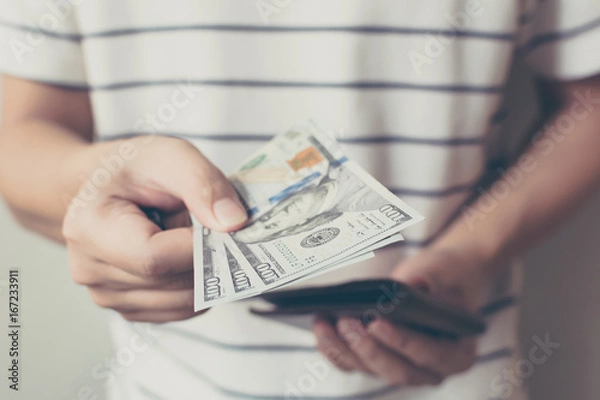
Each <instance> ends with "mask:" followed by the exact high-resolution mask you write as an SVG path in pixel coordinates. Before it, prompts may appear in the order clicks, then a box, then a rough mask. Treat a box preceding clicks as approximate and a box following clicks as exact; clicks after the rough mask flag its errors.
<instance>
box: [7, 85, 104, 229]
mask: <svg viewBox="0 0 600 400" xmlns="http://www.w3.org/2000/svg"><path fill="white" fill-rule="evenodd" d="M2 91H3V95H2V99H3V104H2V108H1V109H2V110H3V114H2V123H1V124H0V193H2V195H3V196H4V198H5V200H6V202H7V204H8V206H9V207H10V209H11V210H12V212H13V215H14V216H15V218H16V219H17V221H19V222H20V223H21V224H22V225H23V226H25V227H26V228H29V229H31V230H34V231H37V232H38V233H41V234H43V235H44V236H47V237H49V238H51V239H53V240H56V241H62V240H63V239H62V234H61V225H62V220H63V216H64V214H65V211H66V209H67V206H68V204H65V203H64V202H63V200H62V197H63V196H64V195H67V194H69V195H71V197H72V196H74V195H75V194H76V193H77V190H78V186H79V185H80V181H79V180H78V179H77V173H78V172H79V173H83V172H84V171H83V170H81V171H77V170H78V169H79V168H77V167H75V166H72V165H70V164H71V162H70V160H72V159H73V158H74V157H75V155H76V154H78V153H80V152H83V151H85V150H87V149H88V148H89V147H90V146H89V144H90V142H91V141H92V132H93V122H92V115H91V110H90V103H89V97H88V94H87V93H86V92H75V91H69V90H63V89H59V88H56V87H52V86H47V85H41V84H37V83H33V82H28V81H23V80H19V79H16V78H10V77H4V79H3V80H2ZM88 163H89V164H91V161H90V162H88ZM82 169H85V168H83V166H82Z"/></svg>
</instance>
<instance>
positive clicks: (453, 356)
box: [367, 319, 475, 377]
mask: <svg viewBox="0 0 600 400" xmlns="http://www.w3.org/2000/svg"><path fill="white" fill-rule="evenodd" d="M367 332H368V333H369V334H370V335H371V336H372V337H374V338H375V339H376V340H377V341H378V342H379V343H381V344H383V345H384V346H386V347H388V348H390V349H392V350H393V351H395V352H396V353H398V354H401V355H402V356H403V357H405V358H407V359H408V360H410V362H411V363H412V364H414V365H416V366H417V367H420V368H422V369H426V370H431V371H435V372H436V373H437V374H439V375H441V376H444V377H446V376H449V375H451V374H454V373H458V372H462V371H465V370H467V369H468V368H469V367H471V365H473V362H474V361H475V341H474V340H473V339H463V340H460V341H454V340H449V339H438V338H433V337H428V336H425V335H422V334H419V333H417V332H415V331H412V330H410V329H407V328H404V327H398V326H394V325H392V324H390V323H389V322H387V321H384V320H381V319H380V320H376V321H373V322H372V323H371V324H369V326H368V328H367Z"/></svg>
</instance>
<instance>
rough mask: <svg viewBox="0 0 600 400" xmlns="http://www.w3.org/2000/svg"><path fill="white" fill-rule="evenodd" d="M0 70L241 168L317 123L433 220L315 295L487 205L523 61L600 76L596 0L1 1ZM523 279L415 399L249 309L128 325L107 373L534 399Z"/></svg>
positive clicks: (126, 381) (126, 392)
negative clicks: (459, 366) (298, 127)
mask: <svg viewBox="0 0 600 400" xmlns="http://www.w3.org/2000/svg"><path fill="white" fill-rule="evenodd" d="M0 10H1V12H0V71H2V72H3V73H6V74H10V75H15V76H19V77H23V78H26V79H31V80H35V81H42V82H47V83H50V84H55V85H60V86H64V87H69V88H75V89H79V90H89V94H90V96H91V100H92V106H93V112H94V122H95V128H96V134H97V137H98V139H99V140H110V139H113V138H118V137H125V136H129V135H135V134H138V133H157V134H162V135H173V136H177V137H182V138H185V139H188V140H190V141H192V142H193V143H194V144H196V145H197V146H198V147H199V148H200V149H201V150H202V151H203V152H204V153H205V154H206V155H207V156H208V157H209V158H210V159H211V160H212V161H213V162H214V163H215V164H216V165H217V166H219V167H220V168H222V169H223V170H224V171H225V172H226V173H227V172H231V171H232V170H233V169H234V168H235V167H236V166H237V164H238V163H239V162H240V161H241V160H242V159H244V158H245V157H246V156H247V155H248V154H250V153H251V152H252V151H253V150H254V149H256V148H258V147H259V146H261V145H262V144H264V143H265V142H266V141H267V140H269V138H270V137H271V136H272V135H274V134H276V133H278V132H281V131H283V130H285V129H287V128H289V127H290V126H291V125H292V124H294V123H296V122H298V121H304V120H306V119H307V118H313V119H316V120H317V121H319V122H320V123H321V124H322V125H324V126H325V127H327V128H329V129H331V130H333V132H334V133H335V134H336V135H337V137H338V139H339V140H340V141H341V142H342V143H343V145H344V147H345V149H346V151H347V155H348V157H349V158H350V159H352V160H354V161H356V162H357V163H358V164H360V165H362V166H363V167H364V168H365V169H366V170H367V171H368V172H370V173H371V174H373V175H374V176H375V177H376V178H377V179H379V180H380V181H381V182H382V183H384V184H385V185H386V186H387V187H388V188H390V190H392V191H393V192H394V193H396V194H398V195H399V196H400V197H401V198H402V199H403V200H405V201H406V202H408V203H409V204H411V205H412V206H414V207H415V208H417V209H418V210H419V211H420V212H421V213H423V214H424V215H425V216H426V217H427V219H426V221H425V222H422V223H420V224H417V225H416V226H414V227H412V228H410V229H408V230H407V231H406V232H403V233H405V237H406V239H407V240H406V241H405V243H404V244H402V245H400V246H394V247H392V248H389V249H387V250H383V251H380V252H379V253H378V257H376V258H375V259H374V260H372V261H369V262H365V263H361V264H357V265H354V266H351V267H348V268H345V269H342V270H339V271H337V272H335V273H332V274H330V275H328V276H324V277H321V278H319V279H318V280H317V281H316V282H314V283H315V284H323V283H325V282H334V281H342V280H350V279H355V278H358V277H372V276H381V275H385V274H386V273H388V272H389V271H390V269H391V268H392V267H393V266H394V265H395V264H396V263H397V262H398V261H399V260H401V259H402V258H403V257H405V256H406V255H407V254H409V253H411V252H414V251H418V250H419V249H421V248H423V247H424V246H427V244H428V243H430V241H431V240H432V238H434V237H435V235H436V234H437V233H438V232H439V231H440V230H441V229H442V228H443V227H444V226H445V225H446V224H447V223H448V221H449V220H450V219H451V218H452V217H453V215H455V213H456V211H457V210H459V209H460V206H461V204H463V202H464V201H465V200H466V199H467V198H468V197H469V195H470V194H472V193H473V192H474V191H475V189H476V185H477V181H478V180H479V178H480V177H481V176H482V174H484V172H485V170H486V164H487V162H488V161H489V160H488V156H487V153H488V152H487V150H488V148H489V147H490V146H489V144H490V143H491V142H492V138H493V137H494V132H496V131H498V128H499V127H500V125H501V122H502V118H503V114H504V113H503V110H502V109H501V104H502V98H503V89H504V86H505V83H506V81H507V75H508V71H509V69H510V67H511V65H512V64H513V61H514V59H515V57H524V58H525V60H526V62H527V63H528V64H529V65H530V66H531V67H532V68H533V69H534V70H535V71H537V72H538V73H539V74H542V75H545V76H547V77H550V78H555V79H562V80H568V79H577V78H581V77H585V76H589V75H592V74H595V73H598V72H599V71H600V53H599V52H598V43H600V3H599V2H597V1H595V0H546V1H541V0H539V1H538V0H504V1H494V0H480V1H478V0H472V1H466V0H405V1H392V0H246V1H243V0H171V1H164V0H162V1H161V0H119V1H117V0H68V1H67V0H51V1H46V0H19V1H14V0H0ZM517 272H518V271H517V270H515V269H512V268H511V267H508V266H507V268H506V271H505V274H504V275H503V276H501V277H499V279H498V281H497V282H494V285H493V287H491V288H490V290H489V296H488V297H489V298H488V299H487V303H486V304H485V306H484V307H483V308H482V313H483V314H484V315H485V318H486V320H487V323H488V326H489V328H488V332H487V333H486V334H485V335H484V337H482V338H481V340H480V342H479V357H478V360H477V363H476V365H475V366H474V367H473V368H472V369H471V370H470V371H468V372H466V373H463V374H461V375H459V376H455V377H452V378H450V379H448V380H447V381H446V382H444V383H443V384H442V385H441V386H439V387H436V388H419V389H413V388H407V389H399V388H394V387H391V386H389V385H387V384H386V383H385V382H382V381H380V380H377V379H374V378H372V377H367V376H365V375H362V374H359V373H351V374H347V373H342V372H339V371H337V370H336V369H334V368H333V367H332V366H330V365H329V364H328V363H327V362H326V361H324V359H323V358H322V357H321V356H320V355H319V353H318V352H317V350H316V348H315V340H314V337H313V335H312V333H310V332H308V331H304V330H301V329H298V328H294V327H291V326H288V325H283V324H280V323H277V322H272V321H268V320H265V319H260V318H258V317H253V316H252V315H250V314H249V313H248V307H249V305H251V304H253V303H254V302H256V300H253V301H246V302H238V303H234V304H229V305H225V306H221V307H217V308H215V309H213V310H211V311H210V312H209V313H207V314H206V315H203V316H201V317H198V318H195V319H192V320H188V321H184V322H179V323H170V324H164V325H156V326H154V325H148V324H129V323H126V322H124V321H123V320H121V319H119V318H117V317H115V319H114V324H113V325H114V332H115V335H114V337H115V343H116V352H115V358H114V360H113V362H112V364H111V365H110V367H109V366H108V365H106V366H103V367H97V368H95V369H94V371H92V374H93V376H94V377H95V378H97V379H98V383H102V384H104V383H106V384H107V386H108V388H109V390H110V392H111V396H112V397H111V398H114V399H128V400H129V399H177V400H185V399H211V400H212V399H261V400H265V399H283V398H290V399H295V398H302V399H314V400H316V399H332V400H333V399H378V400H384V399H399V398H401V399H418V400H424V399H435V400H438V399H444V400H450V399H460V400H469V399H473V400H475V399H478V400H479V399H493V398H509V397H510V395H514V396H515V397H514V398H523V397H521V396H522V394H521V389H522V385H521V384H520V383H518V382H519V381H518V379H517V380H515V379H514V378H511V377H509V376H508V375H506V372H503V371H506V368H509V370H508V372H509V373H512V374H513V375H512V376H515V374H516V376H517V377H518V376H519V374H521V373H522V372H520V371H519V370H518V368H519V367H518V366H519V365H520V364H519V363H515V360H516V359H517V358H518V349H517V342H516V340H515V332H514V331H515V323H516V318H517V314H518V306H517V303H518V288H519V280H518V273H517Z"/></svg>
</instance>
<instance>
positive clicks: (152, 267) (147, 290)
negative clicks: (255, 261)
mask: <svg viewBox="0 0 600 400" xmlns="http://www.w3.org/2000/svg"><path fill="white" fill-rule="evenodd" d="M90 158H91V159H93V160H94V165H95V167H94V168H92V169H89V168H87V170H89V174H88V177H87V178H88V180H87V181H86V182H85V183H84V184H82V186H81V189H80V192H79V194H78V195H77V196H75V198H74V199H73V200H72V201H71V204H70V206H69V210H68V212H67V214H66V216H65V219H64V222H63V230H62V232H63V235H64V238H65V241H66V243H67V247H68V252H69V261H70V266H71V275H72V278H73V280H74V281H75V282H77V283H78V284H81V285H85V286H87V287H88V289H89V291H90V294H91V297H92V299H93V300H94V302H95V303H96V304H98V305H99V306H101V307H106V308H111V309H114V310H116V311H118V312H119V313H120V314H121V315H122V316H123V317H124V318H125V319H127V320H130V321H144V322H168V321H175V320H182V319H187V318H190V317H192V316H194V315H196V314H195V313H194V311H193V297H194V292H193V268H192V229H191V228H190V223H189V214H192V215H193V216H194V217H195V218H196V219H197V220H198V221H199V222H200V223H202V224H203V225H204V226H206V227H208V228H211V229H215V230H220V231H231V230H235V229H239V228H240V227H242V226H243V225H244V224H245V222H246V219H247V216H246V212H245V210H244V208H243V207H242V205H241V203H240V202H239V199H238V196H237V194H236V192H235V190H234V189H233V187H232V186H231V184H230V183H229V181H228V180H227V178H226V177H225V176H224V175H223V173H221V171H219V170H218V169H217V168H216V167H215V166H214V165H212V164H211V163H210V161H208V160H207V159H206V158H205V157H204V156H203V155H202V154H201V153H200V152H199V151H198V150H197V149H196V148H195V147H194V146H193V145H191V144H190V143H188V142H186V141H183V140H179V139H174V138H169V137H161V136H140V137H136V138H132V139H127V140H121V141H115V142H111V143H108V142H107V143H100V144H94V145H90V146H88V149H87V150H86V152H84V153H82V154H79V155H78V156H77V159H78V160H79V161H77V160H74V161H73V163H71V165H73V164H75V165H77V163H78V162H84V163H86V164H87V165H89V162H90ZM84 169H85V168H84ZM140 207H151V208H156V209H159V210H161V213H162V215H163V216H164V217H165V221H166V225H167V226H166V228H167V229H165V230H162V229H161V228H160V227H159V226H157V225H156V224H154V223H153V222H151V221H150V220H149V219H148V217H147V216H146V215H145V213H144V212H143V211H142V210H141V208H140Z"/></svg>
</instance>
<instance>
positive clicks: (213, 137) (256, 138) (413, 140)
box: [100, 132, 485, 147]
mask: <svg viewBox="0 0 600 400" xmlns="http://www.w3.org/2000/svg"><path fill="white" fill-rule="evenodd" d="M159 134H160V135H162V136H172V137H178V138H182V139H188V140H208V141H215V142H268V141H269V140H271V139H273V137H274V136H275V135H276V134H275V133H264V134H263V133H248V134H245V133H225V132H223V133H171V132H165V133H162V132H161V133H159ZM137 135H139V133H133V132H131V133H119V134H116V135H110V136H102V135H100V136H101V138H100V139H101V140H103V141H104V140H113V139H126V138H131V137H135V136H137ZM353 136H355V137H336V140H337V141H338V142H340V143H345V144H389V143H399V144H415V145H426V146H440V147H454V146H479V145H482V144H484V142H485V138H483V137H472V138H452V139H434V138H419V137H414V136H403V135H397V134H393V133H386V134H376V135H372V134H364V135H360V134H357V135H353Z"/></svg>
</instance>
